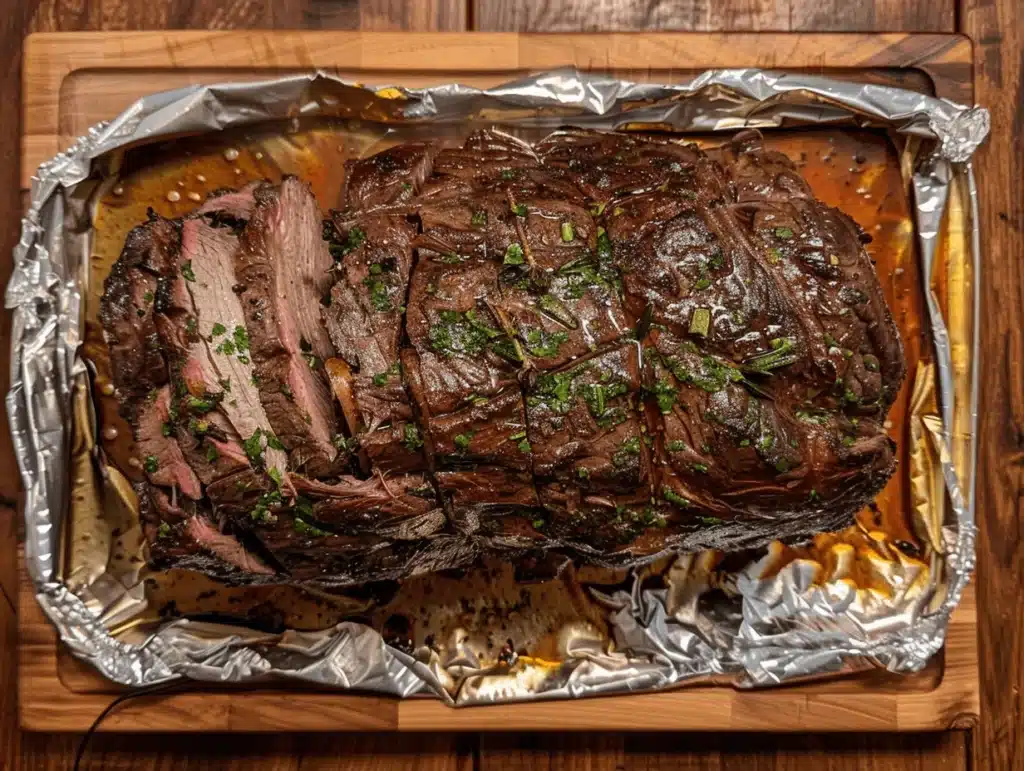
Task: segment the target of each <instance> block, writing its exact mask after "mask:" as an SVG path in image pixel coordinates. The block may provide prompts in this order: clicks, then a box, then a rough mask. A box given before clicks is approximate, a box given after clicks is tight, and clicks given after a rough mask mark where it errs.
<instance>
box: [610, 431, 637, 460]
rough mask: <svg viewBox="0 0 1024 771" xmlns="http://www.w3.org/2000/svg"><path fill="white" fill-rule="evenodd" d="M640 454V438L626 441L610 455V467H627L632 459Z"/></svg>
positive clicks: (635, 437)
mask: <svg viewBox="0 0 1024 771" xmlns="http://www.w3.org/2000/svg"><path fill="white" fill-rule="evenodd" d="M639 454H640V437H638V436H634V437H631V438H630V439H626V440H625V441H624V442H623V443H622V444H620V445H619V449H617V450H616V451H615V454H614V455H612V465H613V466H615V467H616V468H622V467H623V466H628V465H629V464H630V462H631V461H632V459H633V458H634V457H635V456H637V455H639Z"/></svg>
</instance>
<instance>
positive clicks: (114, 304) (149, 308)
mask: <svg viewBox="0 0 1024 771" xmlns="http://www.w3.org/2000/svg"><path fill="white" fill-rule="evenodd" d="M180 243H181V230H180V225H179V223H176V222H173V221H171V220H165V219H163V218H162V217H159V216H157V215H155V214H153V215H151V217H150V220H149V221H148V222H146V223H145V224H143V225H139V226H138V227H136V228H133V229H132V231H131V232H130V233H129V234H128V238H127V240H126V241H125V245H124V249H123V250H122V252H121V256H120V257H119V258H118V260H117V262H116V263H114V266H113V268H112V269H111V271H110V275H109V276H108V277H107V279H106V280H105V281H104V282H103V298H102V300H101V303H100V323H101V324H102V325H103V332H104V337H105V338H106V341H107V345H108V347H109V349H110V364H111V374H112V375H113V380H114V385H115V386H116V387H117V389H118V392H119V393H120V394H121V400H122V405H125V406H126V407H129V408H130V406H131V405H132V404H134V403H135V402H136V401H137V400H138V399H139V398H142V397H145V395H146V394H148V393H149V392H150V391H151V390H152V389H153V388H156V387H158V386H160V385H163V384H164V383H166V382H167V364H166V361H165V359H164V355H163V352H162V351H161V349H160V340H159V337H158V335H157V331H156V325H155V323H154V321H153V304H154V301H155V299H156V291H157V278H158V275H159V274H158V272H156V270H154V266H155V267H157V268H162V267H164V266H166V264H167V258H166V257H165V256H164V254H165V253H171V254H175V255H176V254H177V252H178V249H179V248H180ZM129 411H130V410H129Z"/></svg>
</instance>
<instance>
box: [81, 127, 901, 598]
mask: <svg viewBox="0 0 1024 771" xmlns="http://www.w3.org/2000/svg"><path fill="white" fill-rule="evenodd" d="M346 176H347V179H346V183H345V188H344V190H343V191H342V193H341V195H340V197H339V199H338V200H341V201H342V203H343V208H342V209H340V210H338V211H335V212H332V213H331V216H330V218H329V219H328V220H326V221H325V220H323V219H322V215H321V212H320V210H319V208H318V206H317V204H316V201H315V200H314V197H313V195H312V193H311V191H310V189H309V187H308V186H307V185H305V184H304V183H302V182H300V181H299V180H297V179H295V178H293V177H289V178H286V179H284V180H283V181H282V182H281V184H280V185H272V184H269V183H261V184H259V185H255V186H249V187H247V188H244V189H242V190H240V191H223V192H221V193H219V194H218V195H215V196H213V197H211V199H210V200H208V201H207V202H206V203H204V204H203V205H202V206H201V207H200V208H199V209H198V210H197V212H195V213H194V214H192V215H189V216H187V217H185V218H184V219H183V220H181V221H169V220H164V219H162V218H160V217H157V216H156V215H151V217H150V219H149V221H148V222H147V223H145V224H143V225H141V226H140V227H138V228H136V229H135V230H134V231H132V234H131V235H130V236H129V238H128V241H127V242H126V245H125V249H124V251H123V253H122V255H121V258H120V259H119V261H118V263H117V265H116V266H115V267H114V269H113V271H112V273H111V276H110V277H109V278H108V280H107V282H106V284H105V292H104V297H103V301H102V305H101V321H102V323H103V324H104V328H105V332H106V335H107V340H108V342H109V344H110V348H111V359H112V363H113V367H114V380H115V384H116V385H117V387H118V393H119V394H120V396H121V399H122V403H123V405H124V407H125V412H126V414H127V415H128V416H129V417H131V418H132V420H133V425H134V427H135V431H136V438H137V441H138V445H139V448H140V453H142V455H141V457H140V460H141V461H143V465H144V467H145V468H146V471H147V474H148V480H147V482H145V483H144V484H143V485H141V486H140V497H141V499H142V501H143V521H144V525H145V530H146V533H147V538H148V540H149V542H150V548H151V554H152V557H153V562H154V563H155V564H157V565H159V566H172V565H176V566H183V567H192V568H195V569H198V570H202V571H204V572H208V573H211V574H212V575H215V576H219V577H221V578H223V579H224V580H229V581H235V582H266V581H297V582H312V583H315V584H317V585H320V586H344V585H346V584H351V583H358V582H363V581H372V580H385V579H401V578H404V577H407V576H409V575H414V574H416V573H419V572H424V571H429V570H438V569H442V568H452V567H457V566H460V565H464V564H468V562H470V561H472V560H473V559H475V558H476V557H477V556H479V555H480V554H482V553H484V552H487V551H492V552H497V553H499V554H501V555H503V558H504V559H507V560H512V561H515V562H517V564H524V565H534V564H548V563H550V562H552V561H557V560H560V559H565V558H566V556H568V557H574V558H579V559H582V560H585V561H590V562H594V563H598V564H603V565H609V566H616V567H618V566H624V565H635V564H638V563H641V562H644V561H648V560H652V559H655V558H657V557H658V556H659V555H665V554H669V553H671V552H673V551H680V550H697V549H720V550H728V549H739V548H743V549H745V548H754V547H759V546H763V545H764V544H766V543H767V542H769V541H770V540H772V539H776V538H778V539H782V540H785V541H791V540H800V539H805V538H806V537H808V536H809V535H811V534H813V533H816V532H819V531H822V530H828V529H837V528H840V527H843V526H845V525H847V524H849V522H850V521H851V518H852V516H853V514H854V513H855V512H856V511H857V510H859V509H860V508H861V507H862V506H863V505H865V504H866V503H867V502H868V501H870V499H871V497H872V496H873V495H875V494H876V493H877V492H878V491H879V490H880V489H881V488H882V487H883V485H884V484H885V481H886V480H887V479H888V478H889V476H890V475H891V474H892V471H893V468H894V466H895V452H894V445H893V443H892V442H891V441H890V440H889V439H888V437H887V436H886V435H885V432H884V430H883V426H884V421H885V417H886V413H887V411H888V408H889V406H890V405H891V404H892V401H893V399H894V398H895V397H896V393H897V391H898V389H899V387H900V384H901V382H902V380H903V377H904V367H905V365H904V361H903V353H902V346H901V343H900V339H899V333H898V331H897V330H896V328H895V326H894V324H893V321H892V318H891V315H890V313H889V310H888V308H887V307H886V305H885V302H884V298H883V295H882V292H881V288H880V286H879V284H878V280H877V277H876V276H875V273H874V270H873V267H872V265H871V263H870V260H869V259H868V256H867V254H866V252H865V251H864V248H863V244H864V243H865V241H867V240H868V239H867V236H866V235H865V234H864V233H863V232H862V231H861V230H860V229H859V227H858V226H857V225H856V224H855V223H853V222H852V221H851V220H850V219H849V218H848V217H846V216H845V215H844V214H843V213H841V212H838V211H836V210H834V209H830V208H829V207H827V206H825V205H824V204H822V203H821V202H819V201H817V200H816V199H815V198H814V195H813V192H812V191H811V189H810V188H809V186H808V185H807V183H806V182H805V181H804V180H803V179H802V178H801V177H800V175H799V174H798V173H797V170H796V168H795V167H794V165H793V164H792V163H791V162H790V161H789V160H788V159H787V158H786V157H785V156H783V155H780V154H778V153H773V152H769V151H767V150H766V149H765V147H764V145H763V143H762V141H761V139H760V135H758V134H757V133H756V132H744V133H742V134H739V135H737V136H736V137H735V138H734V139H733V140H732V141H730V142H727V143H725V144H724V145H723V146H721V147H718V148H714V149H712V150H710V151H707V152H705V151H703V150H701V149H700V148H698V147H697V146H696V145H693V144H686V143H683V142H680V141H677V140H674V139H671V138H667V137H645V136H640V135H637V134H630V133H608V132H596V131H588V130H581V129H571V130H564V131H558V132H555V133H553V134H551V135H550V136H549V137H547V138H545V139H544V140H542V141H541V142H539V143H537V144H536V145H534V146H530V145H529V144H527V143H525V142H523V141H521V140H519V139H517V138H515V137H512V136H510V135H508V134H505V133H502V132H500V131H494V130H486V131H478V132H474V133H472V134H471V135H470V136H469V137H468V138H467V139H466V141H465V142H464V143H463V144H462V146H460V147H447V146H446V147H441V146H440V145H439V144H437V143H424V142H416V143H408V144H405V145H399V146H396V147H392V148H389V149H387V150H385V151H383V152H381V153H378V154H376V155H374V156H372V157H369V158H366V159H362V160H359V161H355V162H351V163H349V164H348V166H347V174H346ZM332 397H333V398H332ZM334 402H336V403H337V404H336V405H335V404H334ZM336 409H337V411H335V410H336ZM336 415H337V416H338V417H336ZM204 488H205V489H204Z"/></svg>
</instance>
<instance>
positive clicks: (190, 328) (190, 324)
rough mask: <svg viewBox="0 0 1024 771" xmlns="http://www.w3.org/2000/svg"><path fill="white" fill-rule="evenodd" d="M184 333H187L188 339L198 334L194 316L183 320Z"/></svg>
mask: <svg viewBox="0 0 1024 771" xmlns="http://www.w3.org/2000/svg"><path fill="white" fill-rule="evenodd" d="M185 331H186V332H188V336H189V337H190V338H195V337H196V336H197V335H198V334H199V325H198V324H197V323H196V317H195V316H189V317H188V318H187V319H186V320H185Z"/></svg>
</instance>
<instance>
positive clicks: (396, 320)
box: [323, 215, 416, 375]
mask: <svg viewBox="0 0 1024 771" xmlns="http://www.w3.org/2000/svg"><path fill="white" fill-rule="evenodd" d="M324 229H325V232H327V235H328V236H330V241H331V249H332V251H333V252H334V254H335V257H336V259H337V263H336V264H335V266H334V267H335V273H336V275H337V280H336V282H335V283H334V286H333V287H332V288H331V292H330V295H329V298H328V299H329V305H327V307H325V308H324V309H323V316H324V321H325V323H326V325H327V331H328V332H329V333H330V337H331V341H332V342H333V343H334V347H335V348H336V349H337V351H338V355H339V356H341V358H343V359H344V360H345V361H346V362H347V363H348V364H349V365H350V366H351V367H353V368H356V369H358V370H359V371H360V372H361V373H362V374H364V375H378V374H382V373H386V372H388V370H389V369H391V368H392V367H393V366H394V365H395V364H396V363H397V362H398V343H399V340H400V338H401V333H402V312H403V309H404V306H405V297H406V291H407V289H408V285H409V272H410V270H411V268H412V260H413V256H412V241H413V239H414V238H415V236H416V226H415V225H414V224H412V223H411V222H409V221H407V220H406V218H405V217H402V216H391V215H364V216H360V217H356V218H354V219H350V220H341V219H340V218H338V219H336V220H335V221H334V222H333V223H332V222H327V223H325V224H324Z"/></svg>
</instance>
